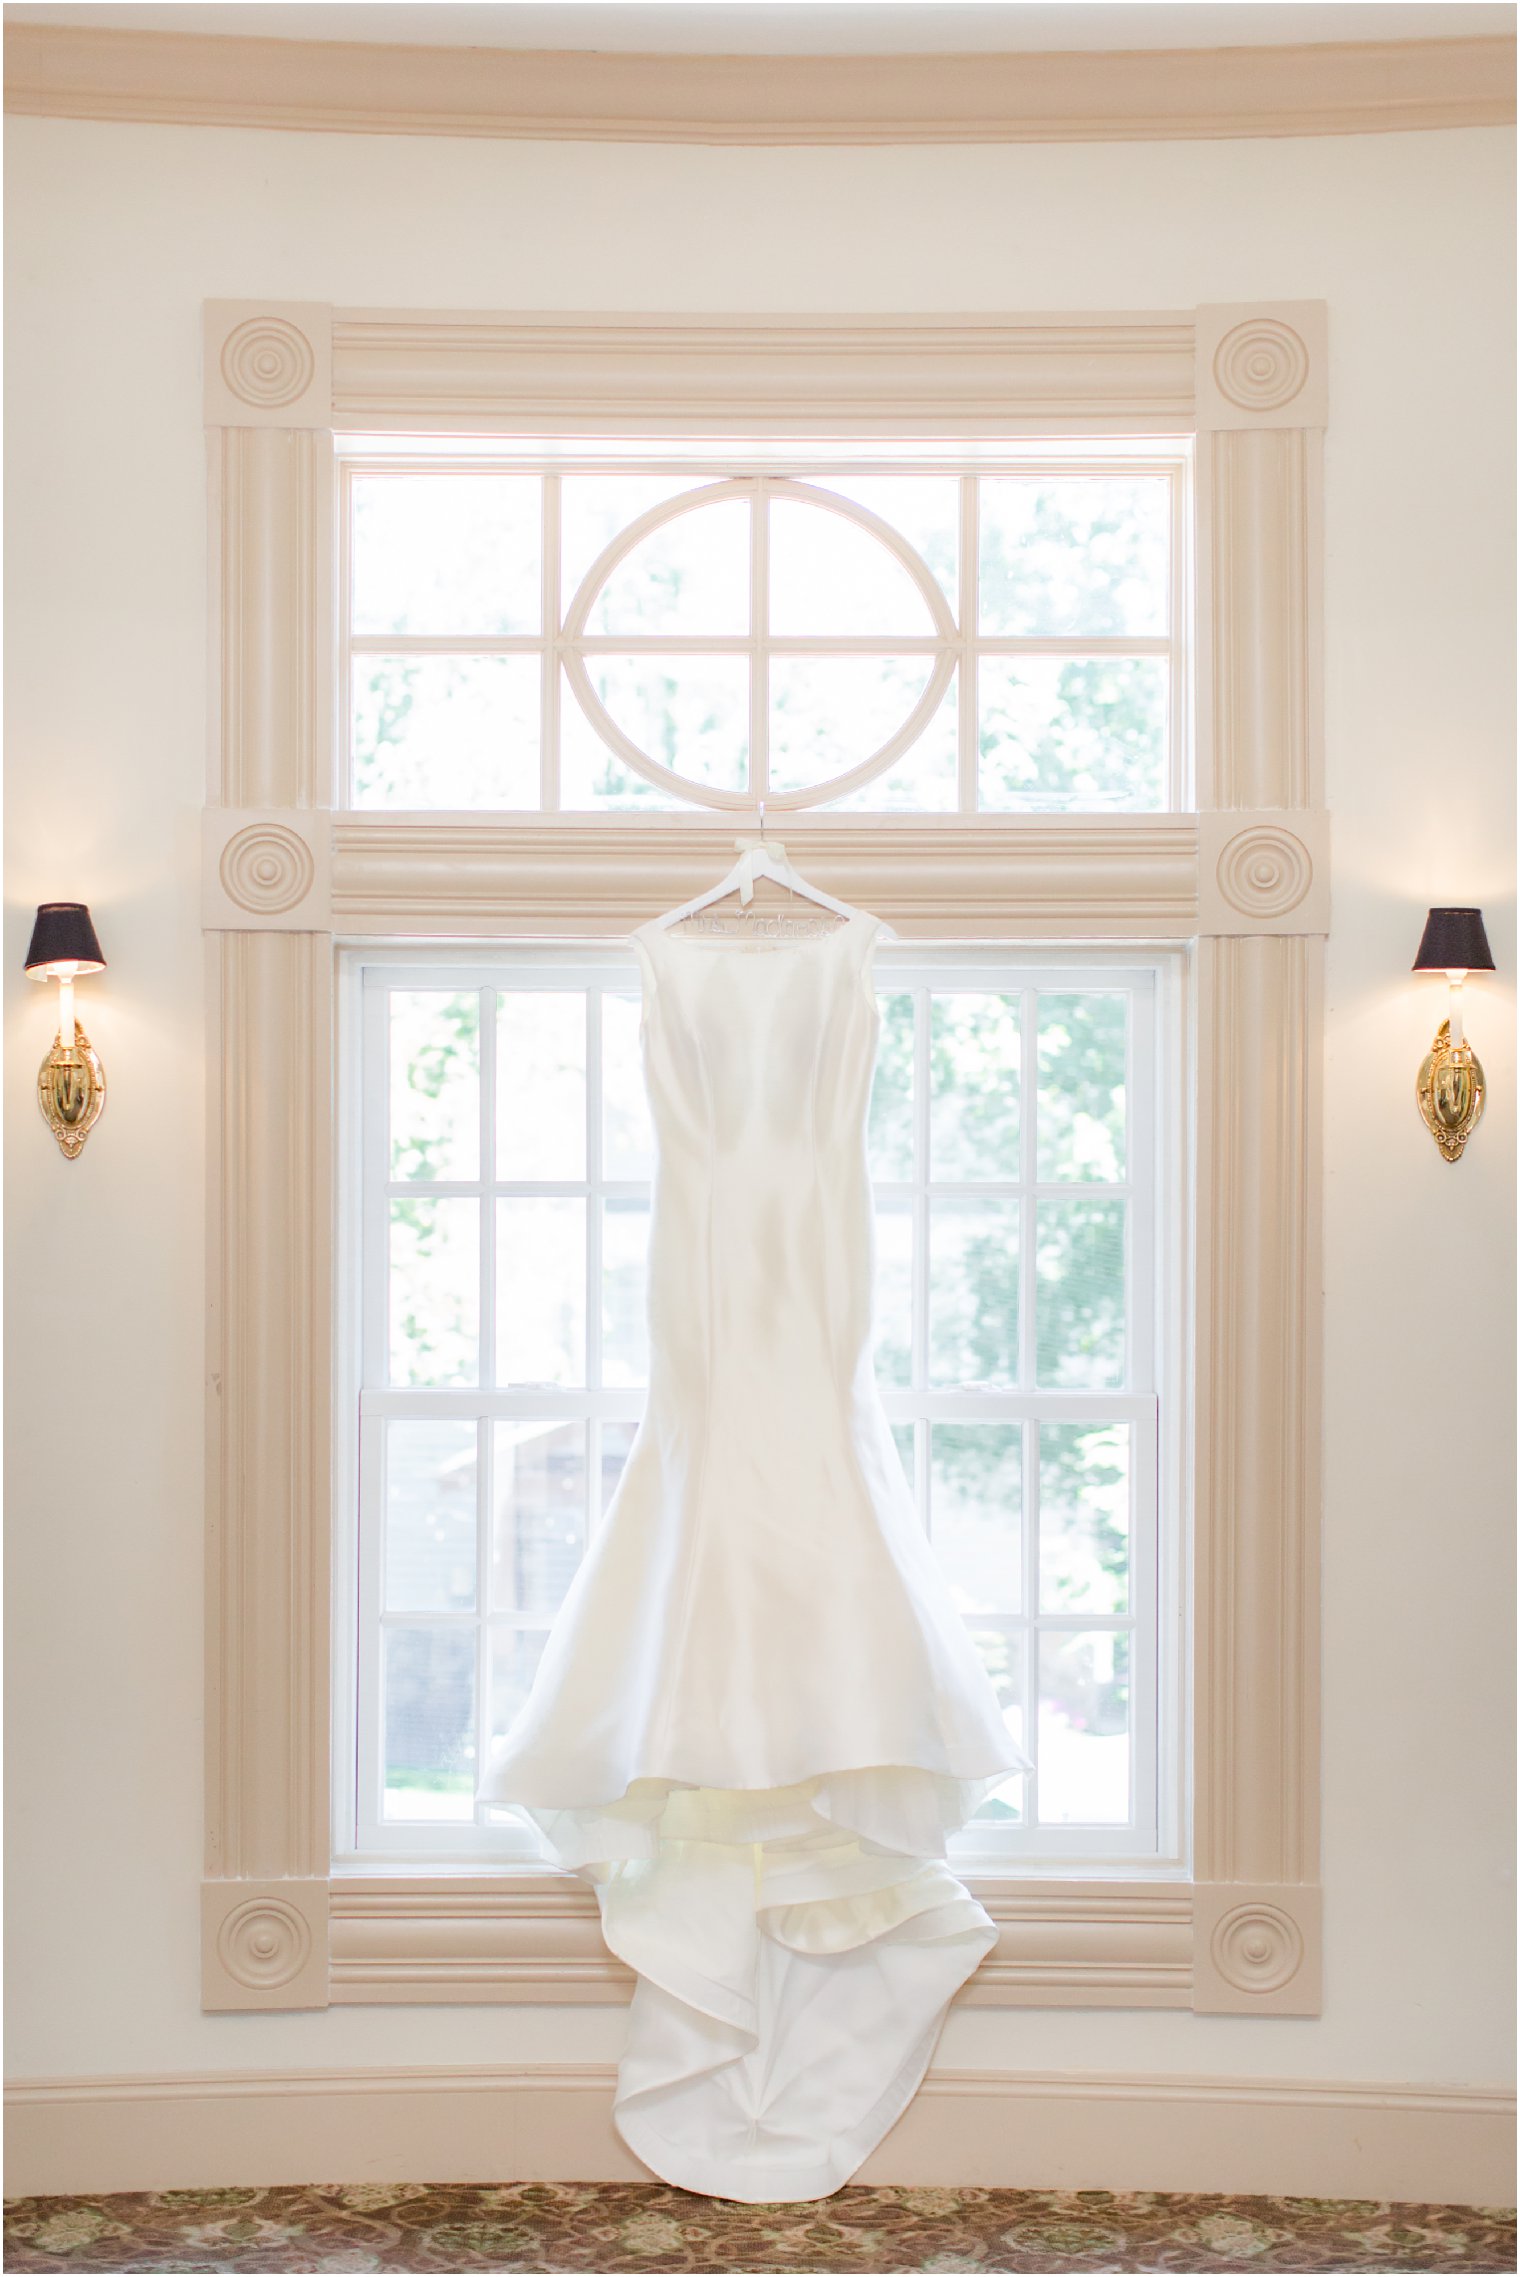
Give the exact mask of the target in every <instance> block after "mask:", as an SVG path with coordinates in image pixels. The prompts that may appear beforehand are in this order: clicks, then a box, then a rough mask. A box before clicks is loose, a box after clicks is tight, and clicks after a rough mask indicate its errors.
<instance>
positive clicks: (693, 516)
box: [586, 498, 749, 634]
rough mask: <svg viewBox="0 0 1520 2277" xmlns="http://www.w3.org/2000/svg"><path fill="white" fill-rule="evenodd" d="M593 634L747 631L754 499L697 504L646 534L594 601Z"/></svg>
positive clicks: (589, 622) (589, 628) (589, 626)
mask: <svg viewBox="0 0 1520 2277" xmlns="http://www.w3.org/2000/svg"><path fill="white" fill-rule="evenodd" d="M586 630H587V631H588V632H589V633H609V634H616V633H741V634H742V633H747V632H748V631H749V506H748V503H747V502H746V501H745V500H743V499H739V498H729V499H724V500H722V501H721V502H720V503H719V504H717V505H713V506H699V507H693V508H692V509H690V510H689V511H688V512H686V513H683V514H678V515H677V516H676V518H675V520H674V521H671V522H662V523H661V525H660V527H659V528H658V529H656V530H651V531H650V532H649V534H648V536H647V537H643V538H641V539H640V540H639V542H638V544H637V545H636V546H635V547H634V548H633V551H632V552H631V553H629V554H627V555H625V557H624V558H623V560H622V561H620V562H619V563H618V565H617V567H616V568H615V569H614V570H613V572H612V575H611V576H610V577H609V578H608V580H607V582H606V584H605V585H604V586H603V587H602V590H601V593H600V594H599V595H598V597H597V599H596V601H595V602H594V603H593V604H592V609H591V615H590V617H589V618H588V619H587V623H586Z"/></svg>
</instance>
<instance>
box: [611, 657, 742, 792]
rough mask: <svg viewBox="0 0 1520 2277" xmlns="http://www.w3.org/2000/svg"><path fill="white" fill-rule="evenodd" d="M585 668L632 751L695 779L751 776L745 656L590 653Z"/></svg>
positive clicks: (722, 786)
mask: <svg viewBox="0 0 1520 2277" xmlns="http://www.w3.org/2000/svg"><path fill="white" fill-rule="evenodd" d="M586 674H587V677H588V679H589V680H590V682H591V685H592V687H593V689H594V690H595V692H596V694H597V696H598V698H599V699H600V701H601V702H602V704H603V705H604V706H605V708H606V710H607V713H608V715H609V716H610V717H611V718H612V719H613V720H614V721H615V722H616V724H617V725H618V726H619V727H620V728H621V729H622V731H623V733H624V734H625V735H626V736H627V738H628V740H629V742H630V743H631V744H632V745H633V747H634V749H635V750H636V751H641V752H642V753H643V754H644V756H645V757H646V758H648V759H653V760H654V761H655V763H656V765H658V766H661V767H669V768H671V769H672V770H673V771H674V772H675V773H676V774H678V775H685V776H687V777H688V778H689V779H690V780H691V781H692V782H695V783H711V784H712V785H713V786H714V788H715V789H718V790H725V791H742V790H744V789H746V788H747V786H748V783H749V660H748V658H747V657H743V656H665V657H660V656H601V655H595V656H588V657H587V659H586Z"/></svg>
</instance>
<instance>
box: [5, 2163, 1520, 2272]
mask: <svg viewBox="0 0 1520 2277" xmlns="http://www.w3.org/2000/svg"><path fill="white" fill-rule="evenodd" d="M6 2243H7V2253H6V2266H7V2268H8V2269H10V2270H13V2271H16V2270H37V2269H51V2270H110V2271H113V2272H114V2271H128V2270H139V2269H175V2270H271V2271H273V2270H301V2271H318V2270H366V2269H388V2270H412V2271H427V2270H464V2271H469V2270H482V2271H484V2270H519V2269H522V2270H587V2271H595V2272H612V2271H625V2270H642V2271H649V2272H655V2271H659V2270H671V2269H682V2270H714V2271H725V2272H737V2271H785V2272H787V2277H803V2273H804V2272H806V2271H813V2270H816V2271H829V2272H832V2271H836V2270H850V2271H853V2272H856V2273H858V2277H868V2273H869V2272H872V2271H876V2270H900V2269H915V2270H939V2271H945V2272H950V2271H976V2272H978V2273H980V2277H992V2273H994V2272H996V2271H1000V2270H1008V2271H1014V2270H1018V2271H1025V2270H1028V2271H1038V2272H1040V2273H1041V2277H1049V2273H1051V2272H1058V2271H1065V2270H1146V2269H1151V2270H1196V2269H1207V2270H1212V2271H1214V2272H1215V2273H1216V2277H1218V2273H1220V2272H1225V2271H1232V2270H1247V2271H1251V2272H1253V2273H1254V2272H1256V2271H1267V2270H1279V2269H1291V2270H1299V2271H1304V2272H1310V2273H1316V2277H1317V2273H1318V2272H1322V2271H1331V2270H1341V2269H1347V2270H1379V2269H1398V2270H1408V2271H1418V2272H1421V2273H1422V2277H1423V2273H1425V2272H1428V2271H1434V2270H1441V2271H1445V2270H1457V2269H1464V2270H1465V2269H1483V2270H1513V2269H1514V2267H1515V2220H1514V2216H1513V2215H1512V2214H1508V2213H1504V2212H1501V2211H1498V2210H1491V2209H1487V2208H1484V2209H1474V2208H1471V2207H1465V2206H1414V2205H1379V2204H1375V2203H1372V2202H1370V2201H1362V2200H1356V2199H1330V2198H1178V2197H1163V2196H1160V2195H1158V2194H1156V2193H1153V2192H1149V2191H1146V2192H1137V2193H1133V2194H1130V2195H1126V2196H1119V2195H1116V2194H1115V2193H1113V2192H1111V2191H1107V2190H1078V2191H1074V2192H1060V2191H1050V2190H930V2189H917V2190H907V2189H896V2190H861V2189H856V2190H843V2191H841V2192H840V2193H839V2194H838V2196H837V2197H833V2198H828V2199H825V2200H823V2201H822V2202H821V2203H819V2204H816V2205H807V2206H739V2205H734V2204H731V2203H730V2202H729V2201H727V2200H724V2199H712V2198H694V2197H689V2196H688V2195H687V2193H686V2192H685V2191H682V2190H669V2189H666V2188H664V2187H663V2186H662V2185H660V2184H654V2183H567V2182H519V2183H512V2184H508V2185H505V2186H503V2187H499V2188H490V2189H488V2188H464V2187H462V2186H459V2185H450V2186H447V2187H439V2188H430V2187H428V2186H426V2185H424V2184H421V2183H379V2182H377V2183H363V2184H357V2185H352V2186H349V2187H342V2188H340V2187H338V2186H336V2185H334V2186H330V2187H329V2186H324V2187H321V2188H311V2189H281V2190H273V2189H271V2190H160V2191H153V2192H146V2193H141V2194H138V2193H133V2194H131V2195H123V2196H120V2197H109V2196H107V2197H97V2198H18V2199H15V2200H13V2201H12V2202H11V2204H10V2205H9V2206H8V2208H7V2210H6Z"/></svg>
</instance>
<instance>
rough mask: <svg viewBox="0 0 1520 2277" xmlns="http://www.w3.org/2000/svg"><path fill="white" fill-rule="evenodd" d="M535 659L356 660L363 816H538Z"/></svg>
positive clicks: (357, 788)
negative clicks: (398, 810)
mask: <svg viewBox="0 0 1520 2277" xmlns="http://www.w3.org/2000/svg"><path fill="white" fill-rule="evenodd" d="M541 686H542V671H541V667H540V665H539V661H538V658H537V657H536V656H356V657H355V658H354V660H353V688H354V697H353V761H354V788H353V797H354V804H355V805H356V806H361V807H366V806H372V807H434V808H436V807H446V808H454V807H485V806H504V807H537V805H538V803H539V798H538V714H539V703H540V691H541Z"/></svg>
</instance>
